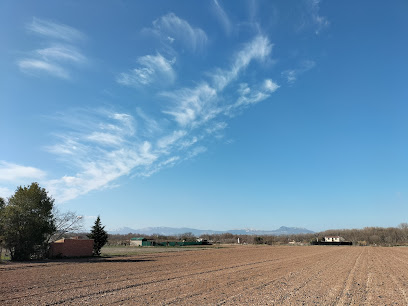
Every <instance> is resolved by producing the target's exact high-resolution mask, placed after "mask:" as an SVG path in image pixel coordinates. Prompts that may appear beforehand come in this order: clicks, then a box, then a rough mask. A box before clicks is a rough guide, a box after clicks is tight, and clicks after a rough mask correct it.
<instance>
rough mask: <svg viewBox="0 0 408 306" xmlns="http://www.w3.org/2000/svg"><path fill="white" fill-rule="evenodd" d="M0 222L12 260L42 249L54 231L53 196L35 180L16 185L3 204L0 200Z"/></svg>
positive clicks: (27, 256)
mask: <svg viewBox="0 0 408 306" xmlns="http://www.w3.org/2000/svg"><path fill="white" fill-rule="evenodd" d="M0 206H2V207H3V208H2V209H1V207H0V210H1V217H0V223H1V225H0V226H1V227H2V230H3V234H2V235H3V239H4V243H5V246H6V247H7V248H8V249H9V250H10V253H11V257H12V259H13V260H28V259H30V258H32V256H34V255H36V254H39V253H44V252H45V250H46V248H47V245H46V242H47V240H48V237H49V236H50V235H51V234H52V233H53V232H54V231H55V222H54V216H53V214H52V209H53V206H54V199H53V198H52V197H50V196H48V194H47V191H46V190H45V189H44V188H41V187H40V186H39V185H38V183H32V184H31V185H30V186H28V187H21V186H20V187H18V188H17V190H16V192H15V193H14V195H13V196H11V197H10V198H9V199H8V202H7V204H6V205H3V204H0Z"/></svg>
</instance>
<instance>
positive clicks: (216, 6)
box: [212, 0, 233, 35]
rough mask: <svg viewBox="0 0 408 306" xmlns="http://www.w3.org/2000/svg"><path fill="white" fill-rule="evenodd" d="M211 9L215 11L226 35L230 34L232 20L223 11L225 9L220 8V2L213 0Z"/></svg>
mask: <svg viewBox="0 0 408 306" xmlns="http://www.w3.org/2000/svg"><path fill="white" fill-rule="evenodd" d="M212 7H213V10H214V12H215V15H216V17H217V19H218V21H219V23H220V24H221V26H222V28H223V29H224V32H225V33H226V34H227V35H230V34H231V32H232V30H233V25H232V22H231V21H230V19H229V17H228V15H227V13H225V10H224V9H223V8H222V6H221V4H220V3H219V1H218V0H214V1H213V6H212Z"/></svg>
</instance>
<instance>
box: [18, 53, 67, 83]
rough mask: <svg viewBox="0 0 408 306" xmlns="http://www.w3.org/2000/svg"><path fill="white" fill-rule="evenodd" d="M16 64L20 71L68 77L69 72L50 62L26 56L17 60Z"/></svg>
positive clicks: (62, 77)
mask: <svg viewBox="0 0 408 306" xmlns="http://www.w3.org/2000/svg"><path fill="white" fill-rule="evenodd" d="M17 64H18V67H19V68H20V70H21V71H23V72H25V73H28V74H30V73H32V74H37V73H41V72H45V73H47V74H49V75H52V76H56V77H58V78H61V79H69V72H68V71H67V70H66V69H64V68H63V67H61V66H59V65H58V64H55V63H50V62H47V61H43V60H39V59H33V58H26V59H22V60H19V61H18V63H17Z"/></svg>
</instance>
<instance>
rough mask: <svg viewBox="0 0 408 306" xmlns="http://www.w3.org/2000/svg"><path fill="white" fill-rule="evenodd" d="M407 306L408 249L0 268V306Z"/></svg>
mask: <svg viewBox="0 0 408 306" xmlns="http://www.w3.org/2000/svg"><path fill="white" fill-rule="evenodd" d="M61 303H62V304H70V305H72V304H81V305H82V304H86V303H88V304H91V305H95V304H96V305H100V304H102V305H103V304H119V305H124V304H125V305H145V304H154V305H162V304H181V305H191V304H195V305H206V304H210V305H218V304H227V305H236V304H240V305H270V304H276V305H282V304H283V305H302V304H306V305H313V304H321V305H333V304H334V305H344V304H347V305H348V304H358V305H362V304H366V305H386V304H388V305H390V304H393V305H407V304H408V248H398V247H394V248H381V247H349V246H347V247H343V246H304V247H296V246H282V247H273V246H272V247H269V246H259V247H258V246H237V247H230V248H221V249H207V250H198V251H185V252H168V253H166V252H164V253H156V254H141V255H137V256H133V257H126V258H123V257H121V258H112V259H102V260H93V261H89V260H79V261H70V260H66V261H50V262H40V263H8V264H5V265H0V304H1V305H8V304H20V305H24V304H30V305H45V304H50V305H53V304H61Z"/></svg>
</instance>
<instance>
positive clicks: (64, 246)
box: [49, 237, 94, 257]
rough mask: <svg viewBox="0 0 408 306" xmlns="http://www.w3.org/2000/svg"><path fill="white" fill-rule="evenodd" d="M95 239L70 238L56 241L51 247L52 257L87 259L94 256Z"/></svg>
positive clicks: (50, 253) (50, 254)
mask: <svg viewBox="0 0 408 306" xmlns="http://www.w3.org/2000/svg"><path fill="white" fill-rule="evenodd" d="M93 244H94V241H93V239H80V238H79V237H76V238H69V239H65V238H63V239H60V240H57V241H54V242H52V243H51V245H50V251H49V256H50V257H87V256H92V251H93Z"/></svg>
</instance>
